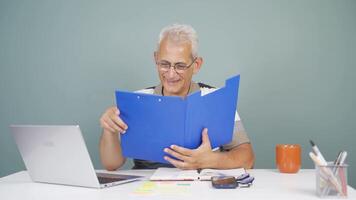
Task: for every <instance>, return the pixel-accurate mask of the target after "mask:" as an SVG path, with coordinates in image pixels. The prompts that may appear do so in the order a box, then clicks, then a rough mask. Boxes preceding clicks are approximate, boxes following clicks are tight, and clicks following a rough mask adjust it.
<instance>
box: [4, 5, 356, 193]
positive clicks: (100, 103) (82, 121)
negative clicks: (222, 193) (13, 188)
mask: <svg viewBox="0 0 356 200" xmlns="http://www.w3.org/2000/svg"><path fill="white" fill-rule="evenodd" d="M174 22H181V23H188V24H191V25H193V27H195V29H196V30H197V32H198V34H199V36H200V55H201V56H203V58H204V59H205V63H204V66H203V68H202V70H201V72H200V73H199V74H198V75H197V76H196V77H195V80H197V81H204V82H206V83H210V84H212V85H216V86H222V85H223V83H224V80H225V79H226V78H228V77H230V76H232V75H234V74H237V73H240V74H241V90H240V95H239V108H238V110H239V113H240V115H241V117H242V119H243V122H244V123H245V126H246V129H247V131H248V133H249V136H250V138H251V140H252V142H253V146H254V150H255V153H256V165H255V167H256V168H275V164H274V157H275V156H274V155H275V153H274V147H275V144H277V143H299V144H301V145H302V148H303V167H304V168H312V167H313V165H312V162H311V161H310V159H309V158H308V157H307V153H308V152H309V151H310V150H311V148H310V145H309V144H308V140H309V139H313V140H314V141H315V142H316V143H317V144H318V145H319V147H320V149H321V150H322V151H323V152H324V154H325V156H326V158H327V159H329V160H333V159H334V158H335V157H336V154H337V153H338V151H339V150H342V149H345V150H347V151H348V152H349V157H348V163H349V164H350V168H349V178H350V180H349V182H350V183H351V184H352V185H353V186H354V187H355V186H356V170H355V169H356V168H355V167H356V156H355V155H356V147H355V145H354V143H355V141H356V136H355V119H356V105H355V102H356V94H355V91H356V90H355V86H356V79H355V78H356V76H355V75H356V1H346V0H345V1H344V0H334V1H330V0H319V1H317V0H295V1H287V0H279V1H277V0H275V1H262V0H261V1H256V0H249V1H237V0H235V1H207V0H201V1H188V0H183V1H166V0H161V1H137V0H130V1H84V0H83V1H69V0H68V1H51V0H49V1H48V0H44V1H26V0H24V1H14V0H7V1H4V0H1V1H0V83H1V85H0V176H5V175H7V174H10V173H13V172H16V171H18V170H23V169H24V165H23V163H22V160H21V157H20V155H19V153H18V150H17V148H16V146H15V143H14V141H13V139H12V137H11V135H10V133H9V129H8V126H9V125H10V124H79V125H80V126H81V128H82V131H83V134H84V137H85V140H86V143H87V145H88V148H89V151H90V154H91V157H92V159H93V162H94V164H95V167H96V168H101V167H102V166H101V165H100V162H99V156H98V140H99V136H100V126H99V122H98V119H99V117H100V115H101V113H102V112H103V110H104V109H105V108H106V107H107V106H109V105H112V104H113V103H114V90H115V89H117V88H120V89H125V90H136V89H140V88H143V87H146V86H152V85H154V84H156V83H157V82H158V78H157V74H156V72H155V66H154V63H153V58H152V56H153V50H154V48H155V45H156V41H157V37H158V33H159V31H160V29H161V28H162V27H163V26H165V25H168V24H171V23H174ZM125 167H126V168H128V167H130V163H129V164H128V165H126V166H125Z"/></svg>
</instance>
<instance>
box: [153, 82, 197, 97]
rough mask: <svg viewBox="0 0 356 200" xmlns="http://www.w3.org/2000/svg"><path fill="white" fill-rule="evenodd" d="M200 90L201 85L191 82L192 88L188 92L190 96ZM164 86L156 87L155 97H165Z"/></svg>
mask: <svg viewBox="0 0 356 200" xmlns="http://www.w3.org/2000/svg"><path fill="white" fill-rule="evenodd" d="M199 90H200V87H199V84H197V83H195V82H193V81H192V82H191V83H190V88H189V92H188V95H190V94H192V93H194V92H196V91H199ZM162 92H163V86H162V84H159V85H157V86H156V87H155V89H154V91H153V94H155V95H160V96H163V93H162Z"/></svg>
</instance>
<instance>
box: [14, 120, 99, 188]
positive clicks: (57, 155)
mask: <svg viewBox="0 0 356 200" xmlns="http://www.w3.org/2000/svg"><path fill="white" fill-rule="evenodd" d="M10 129H11V131H12V133H13V136H14V138H15V141H16V143H17V146H18V148H19V151H20V153H21V156H22V158H23V160H24V163H25V166H26V168H27V170H28V173H29V175H30V177H31V179H32V180H33V181H36V182H44V183H56V184H64V185H75V186H83V187H95V188H99V187H100V184H99V181H98V179H97V176H96V173H95V170H94V167H93V164H92V162H91V159H90V156H89V152H88V150H87V148H86V145H85V142H84V139H83V137H82V134H81V131H80V128H79V126H33V125H12V126H10Z"/></svg>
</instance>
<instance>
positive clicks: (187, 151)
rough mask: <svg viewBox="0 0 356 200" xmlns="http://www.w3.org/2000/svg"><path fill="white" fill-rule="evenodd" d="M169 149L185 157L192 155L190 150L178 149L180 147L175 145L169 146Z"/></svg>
mask: <svg viewBox="0 0 356 200" xmlns="http://www.w3.org/2000/svg"><path fill="white" fill-rule="evenodd" d="M170 147H171V149H173V150H174V151H176V152H178V153H180V154H183V155H185V156H192V155H193V150H191V149H187V148H184V147H180V146H177V145H171V146H170Z"/></svg>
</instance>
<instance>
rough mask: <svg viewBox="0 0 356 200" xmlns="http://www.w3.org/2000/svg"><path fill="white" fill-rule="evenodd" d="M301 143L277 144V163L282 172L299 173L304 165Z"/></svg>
mask: <svg viewBox="0 0 356 200" xmlns="http://www.w3.org/2000/svg"><path fill="white" fill-rule="evenodd" d="M301 154H302V148H301V147H300V145H299V144H277V145H276V165H277V168H278V169H279V171H280V172H282V173H297V172H298V171H299V169H300V167H301V165H302V162H301Z"/></svg>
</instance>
